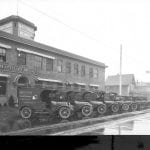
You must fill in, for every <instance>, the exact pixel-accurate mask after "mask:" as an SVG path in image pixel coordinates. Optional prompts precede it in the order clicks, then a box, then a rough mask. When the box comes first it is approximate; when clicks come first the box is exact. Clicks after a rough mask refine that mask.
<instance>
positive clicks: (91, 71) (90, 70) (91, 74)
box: [89, 68, 93, 78]
mask: <svg viewBox="0 0 150 150" xmlns="http://www.w3.org/2000/svg"><path fill="white" fill-rule="evenodd" d="M89 77H90V78H93V68H89Z"/></svg>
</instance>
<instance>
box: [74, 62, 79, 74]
mask: <svg viewBox="0 0 150 150" xmlns="http://www.w3.org/2000/svg"><path fill="white" fill-rule="evenodd" d="M74 74H75V75H78V74H79V65H78V64H74Z"/></svg>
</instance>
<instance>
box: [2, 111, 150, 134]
mask: <svg viewBox="0 0 150 150" xmlns="http://www.w3.org/2000/svg"><path fill="white" fill-rule="evenodd" d="M148 113H150V110H143V111H135V112H127V113H123V114H114V115H111V116H100V117H98V118H90V119H83V120H79V121H72V122H64V123H59V124H53V125H45V126H40V127H34V128H28V129H23V130H18V131H12V132H8V133H3V134H1V135H77V134H82V133H85V132H88V131H92V130H96V129H100V128H102V127H104V126H106V125H110V123H112V124H115V123H116V124H117V123H119V121H120V122H121V121H122V122H126V121H127V120H129V118H130V119H135V117H137V116H139V117H140V116H142V115H143V114H148Z"/></svg>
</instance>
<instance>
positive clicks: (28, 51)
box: [17, 48, 55, 59]
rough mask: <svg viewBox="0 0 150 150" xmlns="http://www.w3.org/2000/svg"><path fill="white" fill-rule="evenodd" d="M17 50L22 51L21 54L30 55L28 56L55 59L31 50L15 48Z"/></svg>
mask: <svg viewBox="0 0 150 150" xmlns="http://www.w3.org/2000/svg"><path fill="white" fill-rule="evenodd" d="M17 50H18V51H22V52H26V53H30V54H35V55H38V56H42V57H46V58H50V59H55V57H53V56H50V55H45V54H41V53H37V52H33V51H31V50H27V49H23V48H17Z"/></svg>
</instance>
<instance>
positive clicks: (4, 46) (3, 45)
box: [0, 43, 11, 49]
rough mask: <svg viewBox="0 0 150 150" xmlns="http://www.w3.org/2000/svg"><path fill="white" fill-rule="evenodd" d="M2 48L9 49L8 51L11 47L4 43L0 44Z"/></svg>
mask: <svg viewBox="0 0 150 150" xmlns="http://www.w3.org/2000/svg"><path fill="white" fill-rule="evenodd" d="M0 47H3V48H7V49H10V48H11V46H9V45H6V44H3V43H0Z"/></svg>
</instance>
